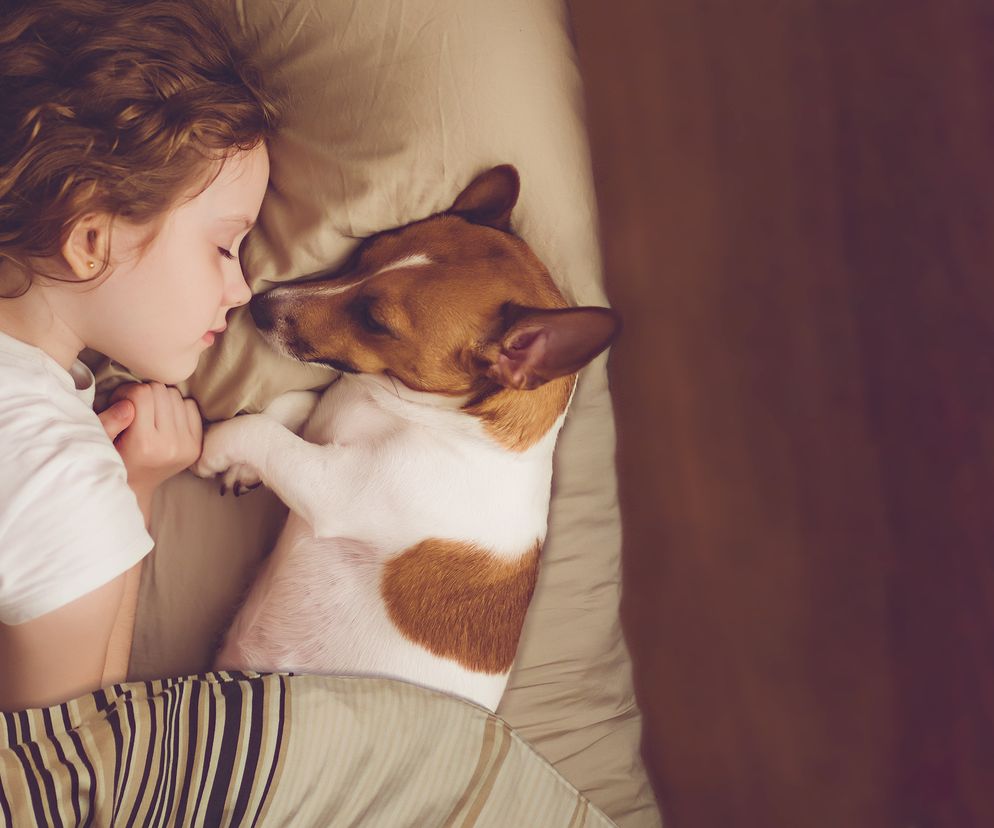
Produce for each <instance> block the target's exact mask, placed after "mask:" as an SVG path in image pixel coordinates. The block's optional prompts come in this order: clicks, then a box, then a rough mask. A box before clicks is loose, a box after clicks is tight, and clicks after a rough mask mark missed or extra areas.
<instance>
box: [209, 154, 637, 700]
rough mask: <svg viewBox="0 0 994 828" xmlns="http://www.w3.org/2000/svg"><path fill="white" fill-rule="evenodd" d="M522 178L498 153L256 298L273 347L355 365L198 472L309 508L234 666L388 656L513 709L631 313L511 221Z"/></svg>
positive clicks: (241, 433)
mask: <svg viewBox="0 0 994 828" xmlns="http://www.w3.org/2000/svg"><path fill="white" fill-rule="evenodd" d="M517 197H518V175H517V172H516V171H515V169H514V168H513V167H510V166H506V165H505V166H500V167H495V168H494V169H491V170H489V171H488V172H485V173H483V174H482V175H480V176H479V177H478V178H476V179H475V180H474V181H473V182H472V183H471V184H470V185H469V186H468V187H467V188H466V189H465V190H464V191H463V192H462V193H461V194H460V195H459V197H458V198H457V199H456V201H455V203H454V204H453V206H452V207H451V209H449V210H448V211H447V212H445V213H440V214H437V215H434V216H431V217H429V218H427V219H424V220H422V221H418V222H414V223H412V224H409V225H406V226H404V227H400V228H398V229H395V230H389V231H387V232H384V233H380V234H377V235H375V236H373V237H371V238H369V239H367V240H366V241H365V242H364V243H363V244H362V245H361V246H360V247H359V249H358V251H357V253H356V255H355V256H354V257H353V258H352V260H351V261H350V262H349V264H348V265H346V266H345V267H344V268H343V269H342V270H341V271H340V272H338V273H335V274H333V275H323V276H320V277H317V278H313V279H309V280H307V281H304V282H297V283H294V284H290V285H287V286H285V287H280V288H277V289H275V290H272V291H270V292H268V293H266V294H261V295H257V296H255V297H254V298H253V300H252V303H251V312H252V316H253V318H254V319H255V321H256V325H257V326H258V328H259V330H260V331H261V332H262V335H263V336H264V337H265V338H266V340H267V341H268V342H270V343H271V344H272V345H273V346H274V347H276V348H277V349H278V350H279V351H281V352H282V353H284V354H286V355H287V356H289V357H292V358H294V359H296V360H300V361H302V362H313V363H321V364H326V365H331V366H333V367H335V368H337V369H339V370H341V371H342V372H344V373H343V375H342V376H341V378H340V379H339V380H338V381H337V382H335V383H333V384H332V385H331V386H330V387H329V388H328V389H327V390H326V391H325V392H324V393H323V394H322V395H321V396H320V398H319V399H318V396H317V395H316V394H313V393H310V392H291V393H290V394H287V395H284V396H282V397H279V398H277V399H276V400H274V402H273V403H272V405H270V406H269V407H268V408H267V409H266V411H265V412H263V413H262V414H252V415H242V416H238V417H235V418H233V419H231V420H226V421H223V422H220V423H217V424H215V425H213V426H211V427H210V428H209V429H208V431H207V433H206V435H205V438H204V448H203V454H202V456H201V458H200V461H199V462H198V464H197V465H196V467H195V469H194V470H195V471H196V473H197V474H199V475H201V476H203V477H208V476H213V475H215V474H222V473H223V474H224V475H225V484H224V486H223V487H222V493H223V491H224V490H225V487H228V486H230V487H232V488H234V489H235V491H236V493H238V492H239V491H240V490H241V488H242V487H244V486H247V485H250V484H254V483H258V481H259V480H260V479H261V481H262V482H263V483H265V484H266V485H267V486H269V487H270V488H271V489H272V490H273V491H274V492H275V493H276V494H277V495H279V497H280V498H281V499H282V500H283V501H284V502H285V503H286V504H287V505H288V506H289V507H290V512H291V513H290V515H289V517H288V519H287V523H286V526H285V527H284V529H283V531H282V534H281V535H280V537H279V540H278V542H277V544H276V548H275V549H274V550H273V552H272V553H271V554H270V555H269V557H268V558H267V560H266V561H265V563H264V565H263V568H262V570H261V571H260V573H259V575H258V576H257V578H256V580H255V582H254V584H253V586H252V588H251V590H250V592H249V595H248V598H247V599H246V601H245V603H244V605H243V606H242V607H241V609H240V610H239V612H238V614H237V615H236V617H235V619H234V622H233V623H232V625H231V628H230V629H229V630H228V633H227V636H226V639H225V642H224V644H223V647H222V649H221V652H220V653H219V655H218V658H217V662H216V667H217V668H218V669H253V670H263V671H269V670H288V671H294V672H309V673H330V674H351V675H358V674H363V675H380V676H387V677H391V678H397V679H403V680H406V681H410V682H415V683H418V684H421V685H425V686H428V687H432V688H436V689H439V690H443V691H447V692H450V693H454V694H456V695H459V696H463V697H465V698H467V699H470V700H472V701H474V702H476V703H478V704H480V705H482V706H484V707H486V708H489V709H491V710H493V709H495V708H496V706H497V703H498V702H499V701H500V698H501V695H502V693H503V692H504V686H505V684H506V683H507V675H508V672H509V671H510V669H511V663H512V662H513V660H514V656H515V651H516V649H517V644H518V637H519V635H520V632H521V627H522V623H523V622H524V617H525V611H526V609H527V607H528V603H529V601H530V599H531V595H532V590H533V589H534V586H535V579H536V576H537V573H538V562H539V553H540V551H541V548H542V543H543V541H544V539H545V534H546V527H547V521H548V511H549V497H550V488H551V478H552V453H553V448H554V447H555V443H556V437H557V435H558V432H559V429H560V427H561V426H562V424H563V419H564V417H565V415H566V409H567V406H568V405H569V403H570V400H571V399H572V395H573V391H574V388H575V385H576V372H577V371H578V370H579V369H580V368H581V367H582V366H584V365H585V364H586V363H587V362H589V361H590V360H591V359H593V357H595V356H596V355H597V354H598V353H600V352H601V351H603V350H604V348H606V347H607V346H608V344H609V343H610V341H611V339H612V338H613V337H614V335H615V333H616V332H617V330H618V319H617V316H616V315H615V314H614V313H613V312H612V311H610V310H608V309H606V308H600V307H584V308H571V307H568V306H567V303H566V301H565V300H564V299H563V296H562V294H561V293H560V292H559V290H558V289H557V288H556V286H555V284H554V282H553V281H552V278H551V277H550V276H549V273H548V271H547V270H546V268H545V267H544V266H543V265H542V263H541V262H540V261H539V260H538V258H537V257H536V256H535V255H534V253H532V251H531V250H530V248H529V247H528V246H527V245H526V244H525V243H524V242H523V241H522V240H521V239H520V238H518V237H517V236H515V235H513V234H512V233H511V230H510V215H511V209H512V207H513V206H514V204H515V202H516V201H517ZM297 431H299V432H300V434H301V436H299V437H298V436H297V434H296V433H295V432H297Z"/></svg>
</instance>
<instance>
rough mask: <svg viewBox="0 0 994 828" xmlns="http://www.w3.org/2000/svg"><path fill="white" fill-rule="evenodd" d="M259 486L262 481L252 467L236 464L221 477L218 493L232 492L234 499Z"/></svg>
mask: <svg viewBox="0 0 994 828" xmlns="http://www.w3.org/2000/svg"><path fill="white" fill-rule="evenodd" d="M261 485H262V479H261V478H260V477H259V473H258V472H257V471H256V470H255V469H254V468H252V466H249V465H247V464H245V463H236V464H235V465H233V466H232V467H231V468H229V469H228V470H227V471H226V472H224V474H223V475H222V476H221V486H220V489H219V490H218V491H220V492H221V494H222V495H224V494H227V493H228V492H234V493H235V497H241V496H242V495H243V494H247V493H248V492H250V491H252V489H257V488H258V487H259V486H261Z"/></svg>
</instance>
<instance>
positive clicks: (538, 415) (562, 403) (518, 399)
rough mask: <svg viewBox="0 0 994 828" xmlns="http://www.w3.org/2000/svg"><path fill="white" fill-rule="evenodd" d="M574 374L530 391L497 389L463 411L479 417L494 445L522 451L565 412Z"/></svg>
mask: <svg viewBox="0 0 994 828" xmlns="http://www.w3.org/2000/svg"><path fill="white" fill-rule="evenodd" d="M575 385H576V374H569V375H568V376H565V377H560V378H559V379H555V380H552V381H551V382H547V383H546V384H545V385H541V386H539V387H538V388H535V389H533V390H531V391H516V390H514V389H512V388H499V390H497V391H495V392H494V393H492V394H489V395H486V396H484V397H483V398H482V399H479V400H473V401H471V402H470V403H469V404H468V405H466V406H464V407H463V411H465V412H466V413H467V414H472V415H473V416H474V417H479V418H480V420H481V421H482V422H483V427H484V428H485V429H486V430H487V432H488V433H489V434H490V436H492V437H493V438H494V439H495V440H497V442H499V443H500V444H501V445H502V446H504V447H505V448H507V449H510V450H511V451H525V450H526V449H528V448H531V446H533V445H535V443H537V442H538V441H539V440H541V439H542V437H544V436H545V435H546V434H547V433H548V431H549V429H550V428H552V425H553V423H555V421H556V418H558V417H559V415H560V414H562V413H563V412H564V411H565V410H566V406H567V405H568V404H569V398H570V394H572V393H573V386H575Z"/></svg>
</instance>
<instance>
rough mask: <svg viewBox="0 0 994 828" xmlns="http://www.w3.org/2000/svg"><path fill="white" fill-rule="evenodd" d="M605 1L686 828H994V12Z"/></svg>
mask: <svg viewBox="0 0 994 828" xmlns="http://www.w3.org/2000/svg"><path fill="white" fill-rule="evenodd" d="M571 7H572V12H573V23H574V27H575V33H576V39H577V45H578V50H579V54H580V60H581V68H582V70H583V72H584V76H585V82H586V89H587V91H586V94H587V104H588V117H589V128H590V137H591V144H592V151H593V158H594V172H595V180H596V184H597V190H598V199H599V204H600V210H601V230H602V244H603V250H604V255H605V265H606V276H607V282H608V292H609V296H610V298H611V300H612V303H613V304H614V305H615V307H616V308H618V309H619V310H620V311H621V313H622V315H623V316H624V318H625V323H626V328H625V331H624V334H623V337H622V339H621V340H620V341H619V342H618V344H617V345H616V347H615V348H614V350H613V352H612V358H611V364H610V372H611V382H612V389H613V393H614V396H615V407H616V412H617V416H618V429H619V456H618V465H619V471H620V475H621V497H622V511H623V519H624V528H625V551H624V555H625V572H624V589H623V599H622V600H623V606H622V611H623V618H624V622H625V628H626V632H627V635H628V637H629V642H630V645H631V647H632V649H633V656H634V659H635V669H636V682H637V686H638V690H639V696H640V702H641V705H642V707H643V710H644V713H645V719H646V740H645V742H646V744H645V753H646V757H647V760H648V762H649V764H650V766H651V771H652V772H653V773H654V775H655V778H656V786H657V794H658V795H659V797H660V799H661V803H662V807H663V813H664V818H665V819H666V820H667V821H668V828H698V827H699V826H722V828H727V827H728V826H763V827H764V828H769V827H770V826H791V827H793V826H804V827H805V828H809V827H814V828H817V827H819V826H826V828H828V826H831V827H832V828H839V826H847V828H861V827H862V826H866V827H867V828H887V827H888V826H902V828H906V827H907V826H909V825H912V824H914V825H919V826H943V827H945V826H949V828H967V826H974V825H976V826H991V825H994V728H992V719H994V570H992V563H991V561H992V559H994V462H992V452H994V336H992V335H994V267H992V265H994V256H992V255H991V254H992V247H994V221H992V220H994V207H992V203H994V180H992V179H994V170H992V156H994V4H991V3H989V2H987V3H981V2H979V0H978V2H972V3H971V2H964V0H922V2H914V1H912V2H901V3H897V2H893V3H881V2H873V1H872V0H868V1H867V2H855V0H852V1H850V2H847V1H846V0H838V1H836V0H790V2H787V1H786V0H784V2H778V3H773V2H759V3H738V2H731V0H729V2H713V3H712V2H690V1H689V0H687V2H676V0H644V1H643V2H638V1H637V0H630V2H616V3H610V4H608V3H604V2H602V1H601V0H572V2H571Z"/></svg>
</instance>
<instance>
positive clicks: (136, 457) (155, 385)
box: [98, 382, 203, 502]
mask: <svg viewBox="0 0 994 828" xmlns="http://www.w3.org/2000/svg"><path fill="white" fill-rule="evenodd" d="M110 403H111V404H110V406H108V408H107V409H106V410H104V411H102V412H101V413H100V414H99V415H98V416H99V417H100V421H101V422H102V423H103V426H104V430H105V431H106V432H107V436H108V437H110V438H111V440H113V442H114V447H115V448H116V449H117V450H118V453H119V454H120V455H121V459H122V460H124V466H125V468H126V469H127V470H128V485H129V486H131V488H132V490H134V492H135V493H136V494H137V495H138V496H139V502H142V500H143V496H144V497H145V498H148V499H150V498H151V496H152V493H153V492H154V491H155V490H156V489H157V488H158V487H159V484H161V483H162V482H164V481H165V480H168V479H169V478H170V477H172V476H173V475H175V474H178V473H179V472H181V471H183V469H185V468H187V467H188V466H190V465H191V464H193V463H195V462H196V461H197V458H199V457H200V449H201V445H202V443H203V420H202V419H201V417H200V409H199V408H198V407H197V403H196V401H195V400H192V399H183V397H182V396H180V393H179V390H178V389H176V388H174V387H173V386H168V387H167V386H165V385H163V384H162V383H161V382H149V383H142V382H129V383H124V384H123V385H119V386H118V387H117V388H115V389H114V392H113V393H112V394H111V397H110ZM129 403H130V405H129Z"/></svg>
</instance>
